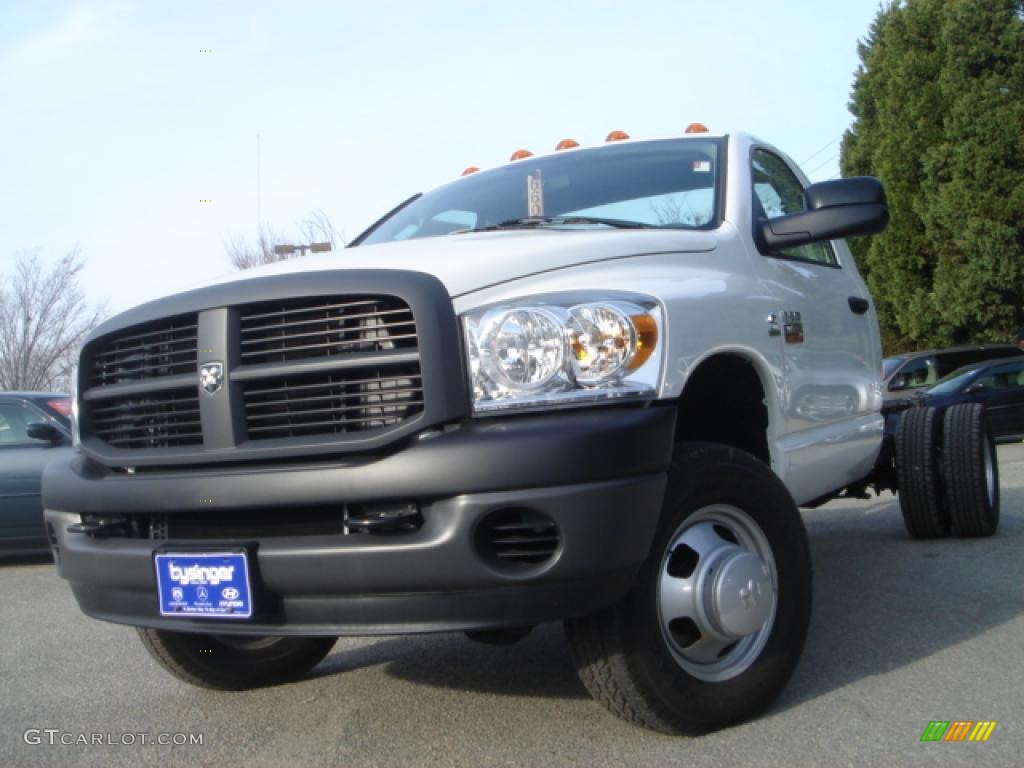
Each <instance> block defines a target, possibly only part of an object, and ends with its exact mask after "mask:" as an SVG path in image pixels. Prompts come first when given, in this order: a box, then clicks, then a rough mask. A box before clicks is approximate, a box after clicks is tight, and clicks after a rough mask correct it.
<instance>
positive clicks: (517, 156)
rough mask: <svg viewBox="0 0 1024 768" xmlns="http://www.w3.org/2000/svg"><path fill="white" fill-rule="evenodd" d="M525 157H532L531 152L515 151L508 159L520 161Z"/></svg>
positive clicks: (526, 150)
mask: <svg viewBox="0 0 1024 768" xmlns="http://www.w3.org/2000/svg"><path fill="white" fill-rule="evenodd" d="M527 157H533V152H531V151H530V150H528V149H517V150H516V151H515V152H513V153H512V157H510V158H509V160H510V161H512V160H522V159H524V158H527Z"/></svg>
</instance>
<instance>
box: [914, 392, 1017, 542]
mask: <svg viewBox="0 0 1024 768" xmlns="http://www.w3.org/2000/svg"><path fill="white" fill-rule="evenodd" d="M895 449H896V474H897V481H898V483H899V498H900V511H901V512H902V513H903V522H904V524H905V525H906V528H907V532H908V533H909V534H910V535H911V536H912V537H914V538H916V539H930V538H938V537H941V536H945V535H947V534H949V533H953V534H955V535H957V536H962V537H965V538H974V537H978V536H991V535H992V534H993V533H995V531H996V528H997V527H998V525H999V464H998V461H997V457H996V448H995V441H994V440H993V439H992V436H991V434H989V431H988V427H987V424H986V421H985V410H984V408H983V407H982V406H981V405H980V404H977V403H971V404H962V405H954V406H952V407H950V408H947V409H946V411H945V413H942V412H939V411H937V410H936V409H935V408H931V407H927V408H911V409H909V410H906V411H904V412H903V414H902V415H901V416H900V421H899V424H898V425H897V428H896V435H895Z"/></svg>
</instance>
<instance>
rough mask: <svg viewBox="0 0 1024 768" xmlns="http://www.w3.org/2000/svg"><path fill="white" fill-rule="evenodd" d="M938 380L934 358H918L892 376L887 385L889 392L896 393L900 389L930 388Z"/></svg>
mask: <svg viewBox="0 0 1024 768" xmlns="http://www.w3.org/2000/svg"><path fill="white" fill-rule="evenodd" d="M938 380H939V375H938V373H937V371H936V368H935V358H934V357H919V358H917V359H916V360H911V361H910V362H909V363H907V364H906V365H905V366H903V367H902V368H901V369H900V371H899V372H898V373H897V374H896V375H895V376H893V379H892V383H891V384H889V391H891V392H896V391H898V390H901V389H915V388H917V387H930V386H931V385H932V384H934V383H935V382H937V381H938Z"/></svg>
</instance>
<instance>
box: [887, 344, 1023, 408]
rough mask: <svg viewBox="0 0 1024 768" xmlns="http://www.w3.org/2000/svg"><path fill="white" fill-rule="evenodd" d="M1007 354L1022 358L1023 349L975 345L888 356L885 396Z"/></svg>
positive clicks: (899, 395)
mask: <svg viewBox="0 0 1024 768" xmlns="http://www.w3.org/2000/svg"><path fill="white" fill-rule="evenodd" d="M1006 357H1024V349H1022V348H1020V347H1017V346H1015V345H1013V344H976V345H972V346H962V347H950V348H948V349H931V350H928V351H926V352H911V353H908V354H905V355H895V356H893V357H887V358H885V360H883V361H882V378H883V379H884V381H885V399H886V400H887V401H891V400H902V399H904V398H908V397H910V396H912V395H913V394H914V393H915V392H923V391H924V390H925V389H927V388H928V387H933V386H935V385H936V384H937V383H938V382H939V379H941V378H943V377H945V376H948V375H949V374H950V373H952V372H953V371H955V370H957V369H959V368H962V367H964V366H966V365H972V364H974V363H980V362H983V361H985V360H995V359H998V358H1006Z"/></svg>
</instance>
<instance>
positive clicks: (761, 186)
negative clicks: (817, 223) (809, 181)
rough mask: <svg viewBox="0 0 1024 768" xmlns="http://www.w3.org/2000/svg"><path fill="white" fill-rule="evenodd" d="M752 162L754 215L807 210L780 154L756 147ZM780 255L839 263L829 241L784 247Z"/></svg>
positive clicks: (773, 215)
mask: <svg viewBox="0 0 1024 768" xmlns="http://www.w3.org/2000/svg"><path fill="white" fill-rule="evenodd" d="M751 164H752V167H751V178H752V179H753V181H754V216H755V218H761V217H764V218H768V219H775V218H778V217H779V216H788V215H789V214H791V213H800V212H801V211H804V210H806V209H807V201H806V200H805V199H804V186H803V184H801V183H800V180H799V179H798V178H797V177H796V174H794V173H793V171H792V170H790V168H789V166H788V165H786V162H785V161H784V160H783V159H782V158H781V157H779V156H778V155H776V154H773V153H771V152H769V151H767V150H765V149H755V150H754V155H753V159H752V161H751ZM779 255H780V256H782V257H784V258H787V259H797V260H798V261H810V262H813V263H816V264H826V265H828V266H830V267H837V266H839V261H838V259H836V254H835V251H834V250H833V249H832V244H831V243H830V242H828V241H825V242H821V243H809V244H808V245H801V246H798V247H796V248H786V249H785V250H783V251H780V252H779Z"/></svg>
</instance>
